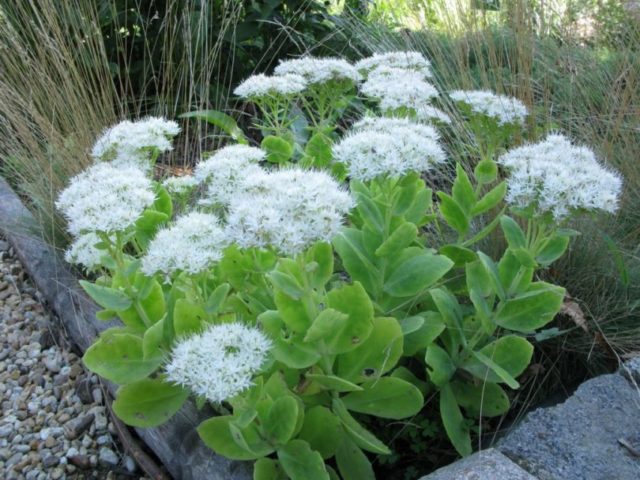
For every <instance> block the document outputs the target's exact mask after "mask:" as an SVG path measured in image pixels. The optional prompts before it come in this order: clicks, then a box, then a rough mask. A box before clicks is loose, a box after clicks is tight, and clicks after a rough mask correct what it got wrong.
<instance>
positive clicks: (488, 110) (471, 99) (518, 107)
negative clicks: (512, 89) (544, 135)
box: [449, 90, 528, 125]
mask: <svg viewBox="0 0 640 480" xmlns="http://www.w3.org/2000/svg"><path fill="white" fill-rule="evenodd" d="M449 96H450V97H451V99H453V100H454V101H456V102H462V103H465V104H467V105H469V107H471V110H472V111H473V112H475V113H479V114H481V115H486V116H488V117H492V118H495V119H496V120H497V121H498V124H500V125H505V124H509V123H510V124H522V123H524V121H525V118H526V116H527V114H528V112H527V107H526V106H525V105H524V103H522V102H521V101H520V100H518V99H517V98H514V97H508V96H506V95H498V94H496V93H493V92H491V91H489V90H455V91H453V92H451V93H450V94H449Z"/></svg>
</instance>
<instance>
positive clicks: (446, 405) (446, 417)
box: [440, 384, 473, 457]
mask: <svg viewBox="0 0 640 480" xmlns="http://www.w3.org/2000/svg"><path fill="white" fill-rule="evenodd" d="M440 417H441V418H442V423H443V424H444V429H445V431H446V432H447V436H448V437H449V440H451V443H452V444H453V446H454V447H455V449H456V450H457V452H458V453H459V454H460V455H462V456H463V457H466V456H467V455H471V452H472V451H473V450H472V448H471V435H470V434H469V427H468V426H467V423H466V422H465V419H464V417H463V416H462V412H461V411H460V407H459V406H458V402H457V400H456V397H455V395H454V394H453V391H452V389H451V386H450V385H449V384H445V385H443V386H442V387H441V388H440Z"/></svg>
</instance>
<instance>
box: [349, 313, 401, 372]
mask: <svg viewBox="0 0 640 480" xmlns="http://www.w3.org/2000/svg"><path fill="white" fill-rule="evenodd" d="M401 356H402V328H401V327H400V324H399V323H398V320H396V319H395V318H391V317H377V318H374V320H373V331H372V332H371V335H369V338H367V340H366V341H365V342H364V343H363V344H362V345H360V347H358V348H356V349H355V350H351V351H350V352H347V353H343V354H342V355H339V356H338V358H337V362H338V369H337V372H338V373H337V375H338V376H340V377H342V378H344V379H345V380H349V381H350V382H354V383H362V382H365V381H367V380H372V379H375V378H378V377H380V376H382V375H383V374H384V373H386V372H388V371H389V370H391V369H392V368H393V367H395V365H396V363H397V362H398V360H399V359H400V357H401Z"/></svg>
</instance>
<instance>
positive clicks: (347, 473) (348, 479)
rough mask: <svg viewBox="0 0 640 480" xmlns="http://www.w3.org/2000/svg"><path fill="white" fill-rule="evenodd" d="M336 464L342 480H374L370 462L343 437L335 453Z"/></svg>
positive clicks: (348, 439)
mask: <svg viewBox="0 0 640 480" xmlns="http://www.w3.org/2000/svg"><path fill="white" fill-rule="evenodd" d="M336 463H337V464H338V470H340V475H342V479H343V480H376V476H375V473H374V472H373V467H372V466H371V462H370V461H369V459H368V458H367V456H366V455H365V454H364V452H363V451H362V450H360V448H359V447H358V445H356V444H355V442H353V441H352V440H351V439H350V438H349V437H348V436H346V435H343V436H342V440H341V442H340V446H339V448H338V449H337V451H336Z"/></svg>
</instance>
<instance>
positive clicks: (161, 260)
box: [141, 212, 227, 275]
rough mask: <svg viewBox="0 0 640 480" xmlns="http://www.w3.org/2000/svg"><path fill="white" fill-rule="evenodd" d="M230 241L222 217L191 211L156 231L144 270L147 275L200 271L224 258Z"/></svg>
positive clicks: (143, 260) (145, 258) (144, 263)
mask: <svg viewBox="0 0 640 480" xmlns="http://www.w3.org/2000/svg"><path fill="white" fill-rule="evenodd" d="M226 245H227V241H226V236H225V233H224V231H223V230H222V228H221V227H220V222H219V220H218V217H216V216H215V215H213V214H208V213H200V212H191V213H189V214H188V215H185V216H183V217H180V218H179V219H178V220H176V222H175V223H174V224H173V225H172V226H170V227H168V228H165V229H162V230H160V231H159V232H158V233H157V234H156V236H155V238H154V239H153V240H152V241H151V243H150V244H149V248H148V249H147V253H146V255H145V256H144V257H143V258H142V267H141V270H142V272H143V273H145V274H146V275H153V274H154V273H156V272H162V273H164V274H165V275H171V274H173V273H175V272H187V273H190V274H195V273H199V272H202V271H204V270H206V269H208V268H209V267H211V265H213V264H214V263H215V262H217V261H218V260H220V259H221V258H222V250H223V249H224V247H225V246H226Z"/></svg>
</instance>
